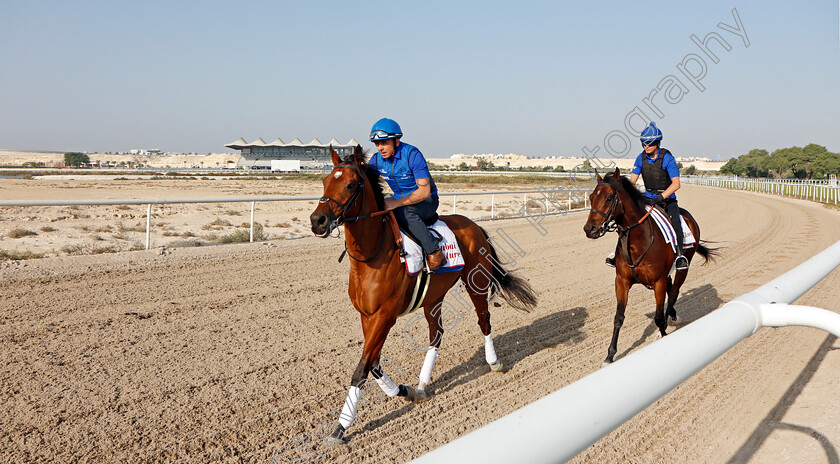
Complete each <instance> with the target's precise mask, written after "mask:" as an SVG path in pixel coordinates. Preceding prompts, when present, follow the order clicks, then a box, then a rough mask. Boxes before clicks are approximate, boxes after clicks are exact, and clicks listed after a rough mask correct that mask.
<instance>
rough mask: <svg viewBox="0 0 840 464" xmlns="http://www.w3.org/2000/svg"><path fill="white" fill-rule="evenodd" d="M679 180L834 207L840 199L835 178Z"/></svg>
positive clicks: (732, 177) (695, 177)
mask: <svg viewBox="0 0 840 464" xmlns="http://www.w3.org/2000/svg"><path fill="white" fill-rule="evenodd" d="M680 180H681V182H683V183H686V184H696V185H706V186H710V187H719V188H728V189H734V190H746V191H750V192H760V193H769V194H773V195H780V196H785V197H789V198H800V199H804V200H811V201H817V202H820V203H833V204H835V205H836V204H837V202H838V200H839V199H840V186H838V185H837V178H836V177H835V178H831V179H827V180H814V179H764V178H750V177H738V176H729V177H723V176H682V177H681V178H680Z"/></svg>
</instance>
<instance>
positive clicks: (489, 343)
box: [484, 333, 499, 364]
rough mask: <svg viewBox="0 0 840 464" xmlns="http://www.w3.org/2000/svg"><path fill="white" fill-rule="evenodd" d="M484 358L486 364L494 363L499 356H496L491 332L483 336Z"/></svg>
mask: <svg viewBox="0 0 840 464" xmlns="http://www.w3.org/2000/svg"><path fill="white" fill-rule="evenodd" d="M484 359H486V360H487V364H496V363H497V362H499V357H498V356H496V347H495V346H493V334H492V333H491V334H490V335H485V336H484Z"/></svg>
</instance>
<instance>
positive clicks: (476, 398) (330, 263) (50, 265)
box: [0, 179, 840, 463]
mask: <svg viewBox="0 0 840 464" xmlns="http://www.w3.org/2000/svg"><path fill="white" fill-rule="evenodd" d="M39 182H44V183H42V184H39ZM64 182H65V181H57V180H43V181H39V180H37V179H30V180H24V179H6V180H3V181H2V182H0V187H2V189H0V198H2V199H4V200H11V199H30V200H35V199H93V198H109V199H114V198H146V199H148V198H160V197H167V198H186V197H193V198H196V197H202V196H245V195H265V196H268V195H314V196H318V195H320V190H319V188H318V185H317V182H316V183H311V182H310V183H301V184H294V185H288V184H285V183H283V182H282V181H262V180H259V181H258V180H252V181H235V182H234V181H231V182H226V181H222V180H214V181H211V180H207V181H202V180H200V179H199V180H194V181H180V182H177V183H176V182H171V181H169V180H139V181H124V180H119V181H118V180H113V181H110V182H100V181H71V180H68V181H66V182H67V183H66V184H64ZM85 182H89V183H88V184H85V185H84V186H82V184H84V183H85ZM249 182H250V183H249ZM80 186H82V187H80ZM461 187H462V186H459V187H458V188H461ZM482 188H483V187H482ZM679 196H680V204H681V206H683V207H685V208H687V209H689V210H690V211H691V212H692V213H693V215H694V217H695V218H696V219H697V220H698V222H699V224H700V227H701V231H702V232H701V236H702V238H703V239H706V240H712V241H715V242H716V243H714V244H713V245H712V246H717V247H721V256H720V257H719V258H718V260H717V262H715V263H709V264H707V265H705V266H701V265H700V264H699V262H695V263H694V264H693V265H692V269H691V271H690V272H689V277H688V280H687V281H686V283H685V285H684V286H683V292H682V297H681V299H680V300H679V301H678V302H677V311H678V313H679V314H680V316H681V318H682V322H681V323H680V324H679V325H677V326H676V327H673V328H671V330H679V328H680V327H682V326H683V325H685V324H687V323H690V322H692V321H694V320H696V319H698V318H700V317H702V316H703V315H705V314H708V313H709V312H711V311H713V310H715V309H716V308H718V307H720V306H721V305H722V304H723V303H725V302H727V301H729V300H731V299H733V298H735V297H737V296H739V295H741V294H743V293H746V292H748V291H750V290H753V289H754V288H756V287H758V286H760V285H762V284H764V283H766V282H767V281H769V280H770V279H772V278H774V277H777V276H778V275H780V274H782V273H784V272H785V271H787V270H789V269H791V268H793V267H794V266H796V265H798V264H800V263H801V262H803V261H804V260H806V259H807V258H809V257H810V256H812V255H814V254H815V253H817V252H819V251H821V250H823V249H824V248H826V247H827V246H829V245H831V244H832V243H834V242H835V241H836V240H838V239H840V234H838V232H837V231H838V230H840V229H839V228H838V226H840V213H838V211H837V210H836V209H828V208H826V207H823V206H821V205H817V204H813V203H809V202H805V201H799V200H790V199H785V198H779V197H771V196H766V195H759V194H752V193H745V192H735V191H727V190H720V189H713V188H707V187H698V186H691V185H687V186H684V187H683V189H682V190H681V191H680V193H679ZM471 201H472V200H471ZM474 201H475V203H471V204H470V205H469V206H466V205H464V207H463V209H462V208H461V207H459V212H460V213H462V214H466V215H468V216H471V217H473V216H474V217H486V216H489V211H488V210H487V209H486V208H487V206H488V205H487V204H486V203H480V202H479V200H478V199H476V200H474ZM509 201H511V203H512V204H511V205H509V207H510V208H511V210H513V209H515V208H516V207H517V206H516V205H518V204H519V202H521V199H517V198H516V197H514V198H513V199H511V200H509ZM303 203H304V204H302V205H299V206H294V207H293V206H291V205H286V204H278V203H270V204H262V203H257V208H258V210H257V211H256V215H257V221H259V222H260V223H263V224H264V225H265V232H266V233H267V234H268V235H269V240H267V241H262V242H259V243H241V244H229V245H217V246H190V245H195V244H194V243H180V244H177V243H176V244H174V245H172V244H171V243H170V240H171V241H174V240H180V241H189V240H205V241H208V242H210V240H208V239H207V237H206V235H209V234H211V233H213V234H216V235H222V234H227V233H231V232H232V231H233V230H235V229H236V226H237V225H239V226H240V228H241V223H242V222H246V221H247V220H248V219H249V218H248V216H249V214H250V211H249V210H248V206H247V204H221V206H219V205H215V204H212V205H205V206H200V205H188V206H176V207H166V208H160V210H156V212H155V213H154V221H156V222H157V224H155V232H154V238H153V241H154V243H153V246H155V248H154V249H152V250H148V251H145V250H137V251H122V252H107V253H105V252H100V253H99V254H94V255H91V254H88V253H86V251H91V250H87V249H86V250H83V251H85V252H82V251H80V252H79V253H68V252H67V251H62V248H63V247H66V248H67V249H68V250H71V251H72V250H73V248H72V247H73V246H74V244H76V245H79V244H80V245H81V246H84V247H91V246H98V247H106V246H116V245H114V244H115V243H119V242H127V243H128V245H120V249H123V248H122V247H123V246H125V249H129V248H132V247H136V246H134V245H131V244H132V243H134V242H138V241H140V238H139V237H140V236H141V235H142V234H141V233H140V232H137V231H134V230H131V229H132V228H133V227H134V226H135V225H136V223H137V222H138V221H142V222H143V224H145V217H144V214H145V207H140V206H138V207H131V209H119V208H116V207H84V206H80V207H78V208H77V209H73V210H68V209H66V208H61V207H32V208H4V209H3V218H2V219H3V221H2V222H0V230H2V232H3V235H4V238H3V240H2V241H0V249H3V250H6V251H7V252H8V251H11V250H20V249H25V248H27V247H28V248H29V249H30V250H32V252H33V253H35V252H37V253H43V254H44V256H45V257H43V258H41V259H29V260H21V261H4V262H0V279H2V282H3V284H2V285H3V286H2V288H3V298H2V302H1V303H0V314H2V320H1V321H2V322H0V402H2V404H3V414H1V415H0V462H9V463H18V462H132V463H133V462H136V463H140V462H195V463H198V462H201V463H205V462H231V463H233V462H266V463H269V462H272V460H274V462H300V463H303V462H340V463H382V462H395V463H402V462H406V461H408V460H410V459H412V458H414V457H417V456H419V455H422V454H423V453H425V452H427V451H429V450H431V449H434V448H436V447H439V446H441V445H443V444H445V443H447V442H449V441H451V440H453V439H455V438H457V437H459V436H461V435H463V434H466V433H468V432H470V431H472V430H475V429H476V428H478V427H481V426H482V425H485V424H487V423H489V422H491V421H493V420H494V419H497V418H499V417H501V416H503V415H505V414H508V413H510V412H512V411H514V410H515V409H517V408H519V407H522V406H524V405H526V404H528V403H531V402H533V401H535V400H537V399H539V398H541V397H543V396H545V395H546V394H548V393H551V392H553V391H555V390H557V389H559V388H562V387H563V386H565V385H568V384H570V383H572V382H574V381H575V380H577V379H580V378H582V377H584V376H586V375H587V374H589V373H591V372H593V371H595V370H597V369H598V368H599V367H600V365H601V361H602V360H603V358H604V356H605V355H606V350H607V345H608V344H609V337H610V334H611V330H612V320H613V314H614V306H615V297H614V291H613V279H614V273H613V271H612V269H610V268H608V267H606V266H605V265H604V264H603V260H604V256H605V255H606V254H607V253H609V252H610V251H611V250H612V249H613V248H614V246H615V235H608V236H606V237H604V238H601V239H599V240H596V241H593V240H589V239H587V238H586V237H585V236H584V234H583V230H582V226H583V224H584V222H585V217H586V216H585V214H582V213H570V214H567V215H565V216H562V215H558V216H551V217H547V218H545V219H544V220H543V221H542V223H541V225H542V226H543V227H545V230H546V231H547V234H546V235H542V234H541V233H539V232H537V230H536V229H535V228H534V227H533V226H532V225H531V224H530V223H529V222H528V221H525V220H522V219H505V220H494V221H486V222H482V226H483V227H484V228H485V229H486V230H487V231H488V232H489V234H490V236H491V237H498V236H499V235H500V234H502V233H504V234H506V235H507V236H509V237H510V238H511V239H512V240H514V241H515V242H516V243H517V244H518V245H519V246H520V247H521V249H522V253H521V254H517V255H516V256H515V258H516V259H515V262H514V263H511V264H510V267H511V268H513V269H514V270H515V272H516V273H517V274H518V275H520V276H522V277H524V278H526V279H528V280H529V282H530V284H531V285H532V286H533V287H534V288H535V290H536V291H537V293H538V296H539V305H538V307H537V308H536V309H535V310H534V311H532V312H531V313H520V312H516V311H514V310H513V309H511V308H509V307H507V306H503V307H501V308H495V309H494V310H493V315H492V323H493V333H494V334H495V341H496V348H497V351H498V353H499V356H500V358H501V359H502V361H503V362H504V363H505V364H506V367H507V369H506V372H505V373H503V374H497V373H491V372H490V370H489V368H488V366H487V365H486V363H485V361H484V354H483V338H482V336H481V333H480V331H479V329H478V326H477V324H476V322H475V316H474V315H471V314H470V313H469V311H468V310H466V309H463V308H462V310H461V311H460V312H459V311H456V312H455V313H453V314H451V317H450V318H449V320H448V322H447V327H448V330H447V332H446V334H445V335H444V338H443V345H442V348H441V354H440V358H439V359H438V363H437V365H436V367H435V372H434V374H433V382H432V384H431V386H430V390H431V391H432V393H433V395H432V396H431V398H430V399H429V400H428V401H426V402H423V403H419V404H410V403H405V402H404V401H403V400H402V399H399V398H397V399H384V398H382V397H381V395H376V394H375V393H376V392H375V391H373V390H371V394H370V396H366V399H365V400H364V401H363V403H362V405H361V406H360V408H359V412H358V415H357V419H356V422H355V423H354V424H353V425H352V426H351V427H350V429H349V430H348V438H349V440H350V442H349V444H348V445H344V446H336V447H326V446H325V445H324V444H323V443H321V442H320V437H321V436H322V435H323V432H324V431H325V430H326V431H327V432H329V431H330V430H331V429H332V427H333V425H334V414H335V412H336V410H338V409H340V408H341V405H342V402H343V400H344V396H345V394H346V391H347V387H348V386H349V381H350V377H351V375H352V372H353V369H354V368H355V365H356V363H357V362H358V360H359V356H360V354H361V344H362V339H363V338H362V333H361V327H360V324H359V317H358V315H357V313H356V312H355V310H354V309H353V307H352V306H351V304H350V302H349V299H348V296H347V275H348V268H349V264H348V260H344V261H343V262H342V263H338V262H337V258H338V255H339V253H340V252H341V251H342V249H343V240H342V239H340V238H326V239H320V238H316V237H312V236H311V235H310V233H308V232H307V230H306V228H307V227H306V221H307V218H308V215H309V212H310V211H311V209H313V208H314V204H309V203H307V202H303ZM459 206H460V205H459ZM201 208H204V209H201ZM234 208H238V209H237V211H239V212H240V214H229V211H233V210H234ZM286 209H289V210H286ZM292 209H293V210H292ZM450 209H451V206H450V205H449V204H446V205H444V206H442V207H441V212H442V213H447V212H449V211H450ZM74 215H75V216H77V217H72V216H74ZM120 215H122V217H121V216H120ZM125 215H128V216H125ZM60 216H67V217H64V218H63V219H60V220H58V219H56V218H57V217H60ZM86 216H87V217H86ZM292 218H297V219H296V220H293V219H292ZM216 220H223V221H227V222H229V223H230V225H221V227H223V228H224V229H223V230H213V229H212V227H215V226H212V225H211V226H210V228H209V229H206V230H205V229H203V227H204V226H205V225H208V224H212V223H213V222H214V221H216ZM120 223H122V224H124V227H123V230H120V226H119V224H120ZM281 223H288V226H284V227H279V226H277V224H281ZM49 224H53V225H52V226H51V227H52V228H54V229H56V230H54V231H49V232H45V231H41V228H42V227H46V226H47V225H49ZM217 225H220V224H217ZM108 227H110V230H109V229H108ZM17 228H23V229H27V230H31V231H33V232H35V233H37V235H26V236H23V237H20V238H9V237H8V236H7V233H8V232H9V231H11V230H15V229H17ZM85 228H86V229H85ZM96 228H102V229H103V230H102V231H97V230H96ZM62 230H69V231H70V233H67V234H64V235H61V237H62V238H60V239H59V238H56V239H55V241H54V243H46V242H43V243H41V242H37V240H42V241H45V240H47V238H48V237H50V236H51V234H57V235H56V237H59V235H58V234H60V233H62V232H61V231H62ZM166 231H171V232H172V233H173V234H174V235H170V236H165V235H163V232H166ZM187 231H189V232H191V233H192V235H185V232H187ZM119 234H124V237H125V238H124V239H123V238H120V237H118V235H119ZM91 235H98V236H99V239H94V238H91V237H90V236H91ZM292 236H294V237H303V238H298V239H294V240H289V239H283V238H284V237H285V238H291V237H292ZM24 240H28V242H25V241H24ZM77 241H78V242H77ZM91 244H93V245H91ZM94 251H95V250H94ZM109 251H116V250H109ZM838 300H840V273H838V272H834V273H833V274H831V275H830V276H829V277H828V278H827V279H825V280H824V281H823V282H821V283H820V284H819V285H817V286H816V287H815V288H814V289H812V290H811V291H809V292H808V293H807V294H806V295H805V296H804V297H802V298H801V299H800V300H799V301H798V302H797V303H799V304H807V305H814V306H819V307H823V308H827V309H830V310H833V311H838V310H840V306H838V304H837V301H838ZM653 305H654V303H653V294H652V292H650V291H648V290H646V289H644V288H642V287H639V286H636V287H634V288H633V289H632V290H631V293H630V304H629V307H628V309H627V319H626V321H625V324H624V328H623V329H622V332H621V338H620V340H619V352H618V353H619V354H618V356H617V359H620V358H621V357H623V356H627V355H628V354H630V353H632V352H633V351H634V350H636V349H638V348H639V347H642V346H646V345H648V344H650V343H656V341H655V338H654V332H655V331H654V325H653V320H652V313H653ZM455 307H459V306H455ZM424 332H425V329H424V327H423V326H422V324H421V325H417V326H415V325H413V321H412V320H411V319H409V318H403V319H401V320H400V321H399V322H398V323H397V326H395V327H394V329H393V330H392V332H391V335H390V337H389V339H388V341H387V342H386V343H385V347H384V350H383V356H384V357H387V358H388V359H389V362H388V364H387V366H386V369H387V371H388V373H389V374H390V376H391V377H392V378H393V379H394V380H395V381H396V382H398V383H407V384H411V385H414V384H416V382H417V374H418V372H419V369H420V366H421V364H422V361H423V355H424V353H423V352H421V351H418V350H416V349H415V348H414V346H413V345H412V341H413V339H415V338H416V339H421V338H423V337H424V335H423V333H424ZM838 347H840V344H838V343H837V341H836V339H835V338H834V337H833V336H827V335H826V334H825V333H824V332H821V331H818V330H815V329H808V328H797V327H788V328H779V329H762V330H761V331H760V332H759V333H757V334H756V335H753V336H752V337H750V338H749V339H747V340H745V341H743V342H741V343H739V344H738V345H736V346H735V348H733V349H732V350H730V351H729V352H727V353H726V354H725V355H723V356H721V357H720V358H719V359H717V360H716V361H714V362H713V363H712V364H711V365H709V366H708V367H706V368H705V369H703V370H702V371H700V372H699V373H698V374H696V375H694V376H693V377H692V378H690V379H689V380H688V381H686V382H685V383H683V384H682V385H680V386H679V387H677V388H676V389H675V390H673V391H672V392H670V393H669V394H668V395H666V396H665V397H663V398H662V399H661V400H660V401H658V402H656V403H655V404H653V405H652V406H650V407H649V408H647V409H645V410H644V411H643V412H642V413H640V414H638V415H637V416H636V417H634V418H633V419H631V420H629V421H628V422H626V423H625V424H624V425H623V426H621V427H620V428H618V429H617V430H615V431H614V432H612V433H611V434H609V435H608V436H606V437H604V438H603V439H601V440H600V441H598V442H597V443H595V444H594V445H592V446H591V447H589V448H588V449H586V450H585V451H584V452H582V453H581V454H580V455H579V456H578V457H576V458H575V459H574V460H573V462H580V463H583V462H633V463H660V462H751V463H777V462H838V461H837V460H838V458H837V456H838V451H837V448H838V446H839V445H840V425H838V424H840V399H838V397H837V394H836V393H837V391H838V386H840V377H838V375H837V372H840V352H839V351H838V350H837V348H838ZM662 369H663V370H664V369H668V366H662ZM615 388H621V386H620V385H616V386H615ZM557 414H558V418H562V411H558V412H557ZM562 439H563V437H558V440H562ZM522 445H523V446H527V443H523V444H522Z"/></svg>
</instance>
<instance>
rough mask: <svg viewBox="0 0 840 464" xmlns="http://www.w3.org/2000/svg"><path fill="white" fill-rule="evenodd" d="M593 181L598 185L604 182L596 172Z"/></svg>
mask: <svg viewBox="0 0 840 464" xmlns="http://www.w3.org/2000/svg"><path fill="white" fill-rule="evenodd" d="M595 181H596V182H598V183H599V184H600V183H601V182H603V181H604V179H603V178H602V177H601V175H600V174H598V171H595Z"/></svg>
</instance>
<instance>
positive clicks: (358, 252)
mask: <svg viewBox="0 0 840 464" xmlns="http://www.w3.org/2000/svg"><path fill="white" fill-rule="evenodd" d="M330 151H331V152H332V161H333V164H334V167H333V170H332V172H330V174H329V175H327V177H326V178H324V195H323V196H322V197H321V200H320V202H319V204H318V207H317V208H315V211H314V212H313V213H312V214H311V215H310V218H309V219H310V221H311V223H312V232H313V233H314V234H315V235H318V236H321V237H326V236H328V235H329V234H330V232H331V231H332V230H333V229H334V228H336V227H338V226H341V225H342V224H343V225H344V231H345V245H346V247H347V253H348V254H349V255H350V258H351V261H350V286H349V294H350V301H351V302H352V303H353V306H354V307H355V308H356V310H357V311H358V312H359V314H360V315H361V321H362V332H363V333H364V337H365V342H364V347H363V349H362V358H361V360H360V361H359V364H358V366H357V367H356V370H355V371H354V373H353V377H352V379H351V380H350V389H349V391H348V393H347V397H346V400H345V401H344V406H343V409H342V411H341V415H340V416H339V421H338V425H337V427H336V428H335V431H334V432H333V433H332V435H331V436H330V438H329V440H328V441H329V442H330V443H344V442H345V441H344V432H345V430H346V429H347V427H349V426H350V424H352V422H353V420H354V419H355V415H356V408H357V407H358V404H359V400H360V397H361V388H362V387H363V384H364V382H365V381H366V380H367V377H368V373H370V374H372V375H373V378H374V380H375V381H376V383H377V384H378V385H379V387H380V388H381V389H382V390H383V391H384V392H385V394H386V395H388V396H389V397H395V396H402V397H404V398H405V399H406V400H408V401H419V400H422V399H424V398H425V389H426V386H427V385H428V383H429V382H431V373H432V369H433V367H434V363H435V360H436V359H437V355H438V349H439V348H440V342H441V335H442V334H443V327H442V322H443V321H442V320H441V310H440V305H441V303H442V302H443V298H444V296H445V295H446V293H447V292H448V291H449V289H450V288H452V286H453V285H455V283H456V282H457V281H458V279H462V280H463V282H464V285H465V287H466V291H467V293H468V294H469V296H470V299H471V300H472V302H473V305H474V306H475V311H476V314H477V315H478V325H479V327H480V328H481V332H482V333H483V334H484V338H485V345H484V348H485V358H486V360H487V363H488V364H490V367H491V369H492V370H494V371H499V370H501V366H502V365H501V362H500V361H499V360H498V357H497V355H496V352H495V348H494V346H493V339H492V336H491V333H490V332H491V327H490V312H489V311H488V302H489V301H491V300H492V299H493V298H494V297H495V296H496V295H497V294H498V295H500V296H501V297H502V299H504V300H505V302H507V303H508V304H509V305H511V306H512V307H514V308H516V309H519V310H523V311H528V310H529V309H530V308H532V307H534V306H535V305H536V297H535V296H534V293H533V290H532V289H531V287H530V286H529V285H528V283H527V282H526V281H525V280H523V279H522V278H520V277H517V276H514V275H512V274H511V273H510V272H508V271H506V270H505V269H504V267H503V266H502V264H501V263H500V262H499V261H498V259H497V257H496V251H495V249H494V248H493V245H491V244H490V242H489V241H488V238H487V234H486V232H485V231H484V230H483V229H482V228H481V227H479V226H478V225H476V224H475V223H474V222H473V221H471V220H469V219H467V218H466V217H464V216H459V215H450V216H441V218H440V219H441V220H443V221H444V222H445V223H446V224H447V225H448V226H449V228H450V229H451V230H452V232H454V234H455V236H456V238H457V241H458V245H459V246H460V248H461V253H462V254H463V256H464V262H465V266H464V268H463V269H462V270H460V271H453V272H445V273H434V274H432V275H431V276H430V279H431V280H430V283H429V287H428V290H427V291H426V294H425V297H424V298H423V300H422V303H421V306H422V307H423V311H424V313H425V316H426V321H427V322H428V324H429V348H428V350H427V352H426V358H425V361H424V362H423V368H422V369H421V371H420V379H419V382H418V385H417V389H416V390H415V389H412V388H411V387H409V386H406V385H395V384H394V382H393V381H392V380H391V379H390V378H389V377H388V375H387V374H386V373H385V372H384V370H383V367H382V366H381V365H380V363H379V360H380V352H381V350H382V345H383V344H384V343H385V338H386V337H387V336H388V332H389V331H390V330H391V328H392V327H393V326H394V324H395V323H396V321H397V317H399V316H400V315H402V314H403V313H404V312H405V310H406V308H407V307H408V305H409V300H410V299H411V298H412V297H413V296H414V295H413V292H412V290H413V289H414V286H415V283H416V281H417V279H418V278H420V275H421V274H422V272H423V271H421V273H420V274H418V275H416V276H409V275H408V274H407V273H406V269H405V264H403V263H402V262H401V261H400V251H401V250H400V248H399V247H398V245H397V244H396V238H395V237H396V232H395V231H394V229H393V228H392V227H391V224H389V221H393V215H392V214H382V213H383V212H384V205H385V197H384V194H383V191H382V186H381V184H380V183H379V177H378V172H377V171H376V170H375V169H373V168H369V166H368V165H367V163H366V162H365V158H364V153H363V152H362V148H361V147H360V146H357V147H356V149H355V150H354V153H353V154H352V155H349V156H347V157H346V158H345V159H344V160H342V159H341V158H340V157H339V156H338V154H337V153H336V152H335V151H333V150H332V149H331V150H330ZM389 218H390V219H389Z"/></svg>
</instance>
